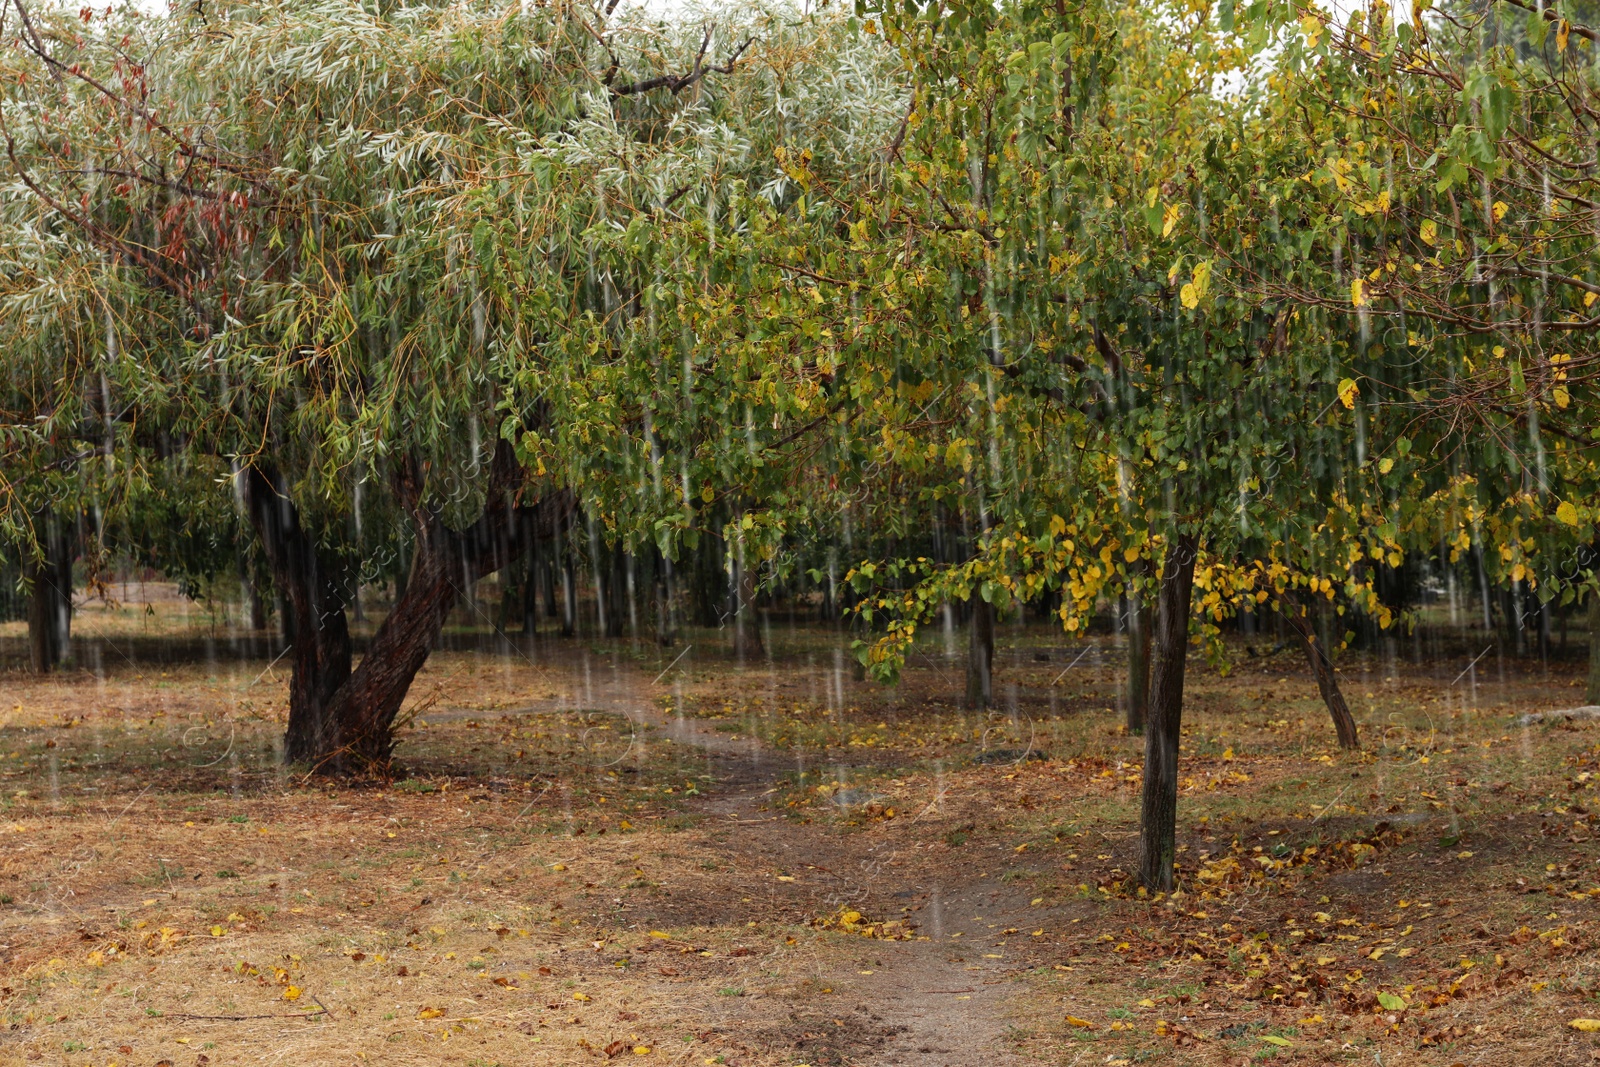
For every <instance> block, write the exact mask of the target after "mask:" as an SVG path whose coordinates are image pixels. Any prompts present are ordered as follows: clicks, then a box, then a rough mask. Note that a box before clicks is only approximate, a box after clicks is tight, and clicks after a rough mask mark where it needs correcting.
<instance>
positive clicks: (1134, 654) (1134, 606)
mask: <svg viewBox="0 0 1600 1067" xmlns="http://www.w3.org/2000/svg"><path fill="white" fill-rule="evenodd" d="M1135 565H1136V566H1137V567H1139V568H1140V573H1141V574H1143V575H1148V574H1149V573H1150V570H1149V568H1150V559H1149V557H1148V556H1141V557H1140V559H1139V561H1138V562H1137V564H1135ZM1149 710H1150V605H1149V604H1148V603H1147V602H1146V600H1145V597H1144V594H1143V592H1141V591H1139V590H1130V591H1129V593H1128V707H1127V715H1126V721H1127V726H1128V732H1129V733H1130V734H1142V733H1144V724H1145V719H1146V718H1148V716H1149Z"/></svg>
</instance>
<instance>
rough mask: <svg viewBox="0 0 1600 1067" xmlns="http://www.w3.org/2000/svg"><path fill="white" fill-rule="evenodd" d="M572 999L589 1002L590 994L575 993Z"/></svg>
mask: <svg viewBox="0 0 1600 1067" xmlns="http://www.w3.org/2000/svg"><path fill="white" fill-rule="evenodd" d="M572 999H573V1000H588V999H589V994H587V993H574V994H572Z"/></svg>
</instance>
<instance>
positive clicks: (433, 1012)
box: [417, 1008, 444, 1019]
mask: <svg viewBox="0 0 1600 1067" xmlns="http://www.w3.org/2000/svg"><path fill="white" fill-rule="evenodd" d="M443 1014H444V1012H442V1011H440V1010H439V1009H438V1008H422V1009H420V1010H418V1012H417V1018H419V1019H437V1018H438V1017H439V1016H441V1015H443Z"/></svg>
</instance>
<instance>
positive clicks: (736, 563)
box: [733, 532, 764, 659]
mask: <svg viewBox="0 0 1600 1067" xmlns="http://www.w3.org/2000/svg"><path fill="white" fill-rule="evenodd" d="M733 588H734V605H733V649H734V653H735V654H736V655H737V656H739V658H741V659H743V658H744V657H745V656H759V655H761V653H762V652H763V651H764V650H763V647H762V643H761V622H760V620H759V619H758V618H757V617H756V563H755V561H754V560H752V559H751V558H750V556H749V554H748V550H747V548H746V546H745V540H744V535H743V533H742V532H741V533H740V535H739V540H738V543H737V544H736V545H735V546H734V558H733Z"/></svg>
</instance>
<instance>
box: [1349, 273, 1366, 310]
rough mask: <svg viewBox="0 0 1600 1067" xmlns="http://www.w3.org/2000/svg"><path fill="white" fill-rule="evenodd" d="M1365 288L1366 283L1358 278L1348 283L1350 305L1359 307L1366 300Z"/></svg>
mask: <svg viewBox="0 0 1600 1067" xmlns="http://www.w3.org/2000/svg"><path fill="white" fill-rule="evenodd" d="M1366 288H1367V283H1366V282H1363V281H1362V280H1361V279H1360V278H1357V279H1355V280H1354V281H1352V282H1351V283H1350V303H1351V304H1352V305H1354V306H1355V307H1361V306H1362V305H1363V304H1365V303H1366V302H1367V293H1366Z"/></svg>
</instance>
